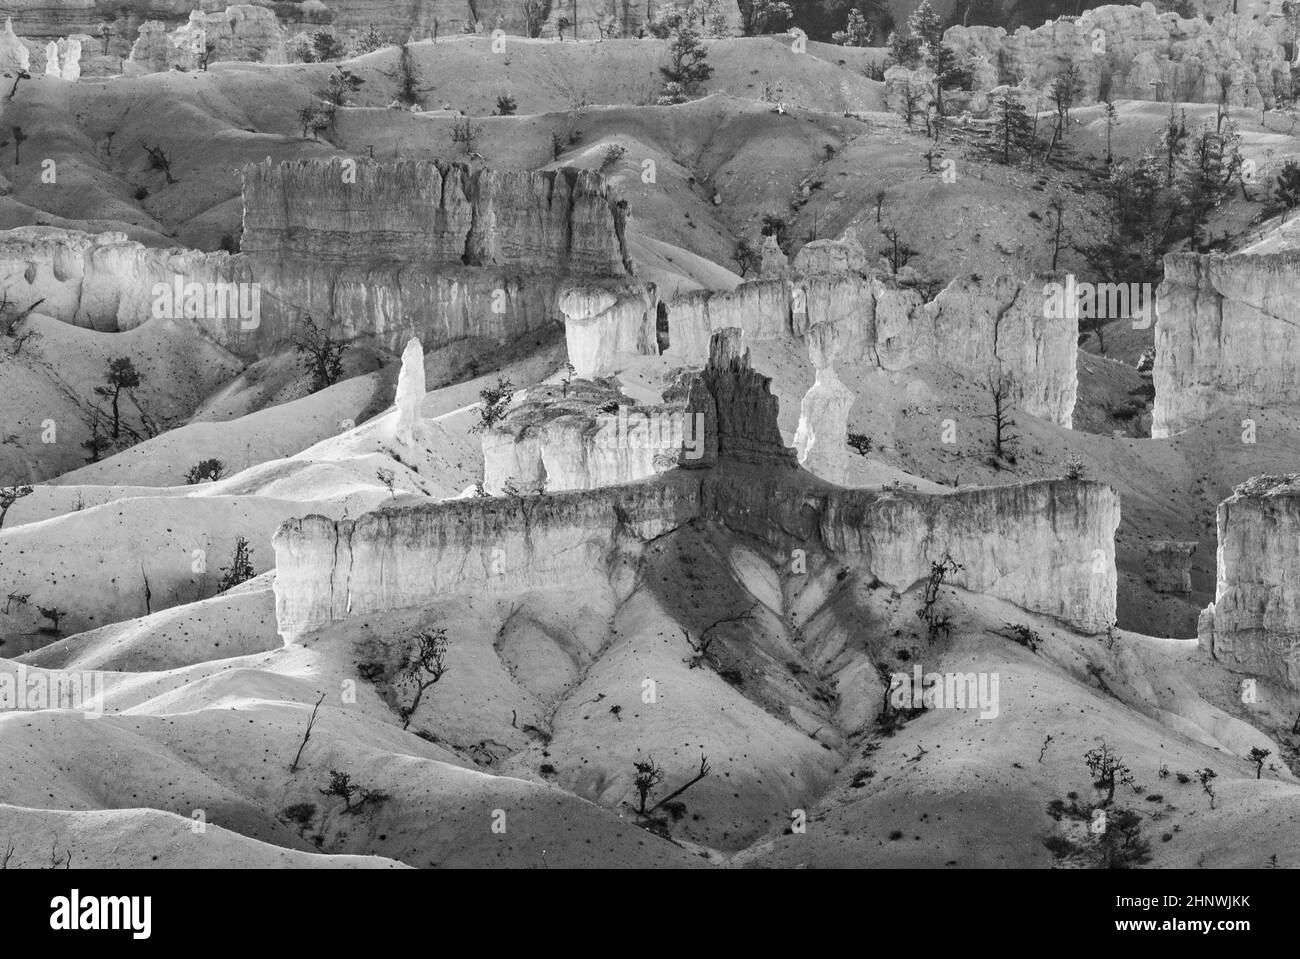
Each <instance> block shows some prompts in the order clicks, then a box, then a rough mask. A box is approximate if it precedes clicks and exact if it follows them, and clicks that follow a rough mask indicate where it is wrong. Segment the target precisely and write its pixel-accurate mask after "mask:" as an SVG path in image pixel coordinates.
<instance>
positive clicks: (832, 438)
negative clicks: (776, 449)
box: [794, 366, 857, 485]
mask: <svg viewBox="0 0 1300 959" xmlns="http://www.w3.org/2000/svg"><path fill="white" fill-rule="evenodd" d="M856 399H857V395H856V394H855V393H854V392H853V391H852V390H851V389H849V388H848V387H847V386H845V385H844V384H843V383H841V382H840V380H839V377H837V376H836V375H835V367H834V366H825V367H823V368H821V369H819V370H818V371H817V377H816V381H815V382H814V383H813V385H812V388H811V389H810V390H809V391H808V392H807V393H805V394H804V398H803V401H802V402H801V403H800V404H799V428H798V429H797V430H796V431H795V434H794V448H795V449H796V450H798V452H799V462H800V464H802V466H803V467H804V469H806V470H808V471H809V472H811V473H814V474H816V475H817V476H820V477H821V478H822V479H824V480H827V481H829V482H831V483H838V484H840V485H843V484H844V483H845V481H846V478H847V476H848V459H849V454H848V451H847V448H846V446H845V444H844V437H845V434H846V433H847V431H848V421H849V410H851V409H853V402H854V400H856Z"/></svg>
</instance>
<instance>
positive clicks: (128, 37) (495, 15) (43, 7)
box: [5, 0, 740, 56]
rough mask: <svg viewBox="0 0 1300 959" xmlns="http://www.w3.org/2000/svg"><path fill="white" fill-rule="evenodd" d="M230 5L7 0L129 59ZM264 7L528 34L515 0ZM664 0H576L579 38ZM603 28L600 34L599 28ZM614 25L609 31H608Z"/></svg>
mask: <svg viewBox="0 0 1300 959" xmlns="http://www.w3.org/2000/svg"><path fill="white" fill-rule="evenodd" d="M228 5H229V0H111V2H106V0H10V3H9V4H7V5H6V8H5V9H6V10H7V11H8V12H9V13H11V14H12V15H13V18H14V24H15V27H16V28H17V30H18V32H19V33H21V34H22V35H23V36H30V37H41V38H49V37H59V36H65V35H67V34H72V33H89V34H92V35H94V36H96V37H98V36H99V30H100V27H101V25H102V24H105V23H107V24H109V26H110V28H111V30H112V36H113V40H112V51H113V52H114V53H115V54H117V55H119V56H126V54H127V50H128V49H129V48H130V45H131V43H132V41H134V40H135V39H136V36H137V33H138V31H139V30H140V27H141V25H142V24H144V23H145V22H146V21H149V20H155V21H159V22H161V23H162V24H164V25H165V26H166V28H167V29H169V30H172V29H175V28H177V27H181V26H183V25H184V24H185V23H186V22H187V21H188V20H189V17H190V14H191V12H195V11H197V12H200V13H203V14H213V13H221V12H223V11H224V10H225V9H226V8H227V6H228ZM256 5H257V6H259V7H266V8H268V9H269V10H270V12H272V13H273V14H274V15H275V16H276V17H277V18H279V20H280V21H281V22H283V23H284V24H285V25H286V26H288V27H291V28H293V29H295V30H312V29H316V28H318V27H319V26H321V25H325V24H328V25H330V26H331V27H333V28H334V29H335V30H336V31H337V32H340V33H343V34H347V33H353V32H360V31H363V30H365V29H366V28H367V27H369V26H371V25H373V26H374V27H375V29H376V30H377V31H378V32H379V33H380V34H382V35H384V36H387V37H391V38H392V39H393V40H394V42H403V41H406V40H408V39H411V40H422V39H425V38H428V37H432V36H434V35H435V34H436V35H438V36H442V37H446V36H454V35H458V34H460V33H462V32H463V31H464V28H465V26H466V25H467V24H472V23H473V22H474V20H475V12H476V13H477V20H478V22H479V23H480V24H481V25H482V27H483V28H484V29H485V30H486V31H488V32H491V31H492V30H493V29H497V28H500V29H503V30H505V31H506V32H507V33H512V34H521V35H522V34H524V33H525V32H526V31H527V24H526V19H525V15H524V9H523V6H522V4H519V3H517V2H513V0H476V2H475V3H473V4H470V3H467V2H465V0H411V2H409V3H394V2H393V0H328V2H326V3H323V4H322V3H310V2H306V3H305V2H301V0H264V2H260V3H258V4H256ZM686 5H687V4H686V3H684V2H683V3H677V4H674V3H671V2H665V0H648V2H645V3H640V2H638V3H629V2H626V0H579V2H578V3H577V6H576V10H577V20H578V35H579V36H580V37H583V38H585V39H592V40H594V39H597V38H598V37H599V36H600V35H601V30H602V29H604V30H605V32H606V34H607V35H610V36H636V35H637V34H638V32H639V31H641V30H642V28H643V27H644V25H645V22H646V19H647V15H649V16H650V17H651V18H652V19H660V18H662V16H663V15H664V13H665V12H666V11H668V10H670V9H672V8H674V7H675V6H683V7H684V6H686ZM574 9H575V8H574V6H573V4H562V5H561V4H555V5H554V9H553V10H552V12H551V14H550V15H549V16H548V17H547V19H546V26H545V27H544V29H543V35H544V36H545V35H550V36H555V35H556V34H555V21H556V19H557V17H558V16H559V15H560V14H561V13H563V14H564V15H565V16H566V18H569V19H572V18H573V10H574ZM720 12H721V14H722V16H723V17H724V19H725V21H726V22H727V24H728V25H729V26H730V27H731V28H732V29H733V30H734V31H735V32H739V24H740V11H739V7H738V6H737V3H736V0H723V2H722V3H721V4H720ZM598 23H599V24H600V29H598V26H597V24H598ZM610 25H612V30H611V29H610ZM572 35H573V31H572V28H571V27H566V28H565V30H564V36H565V38H566V39H571V38H572Z"/></svg>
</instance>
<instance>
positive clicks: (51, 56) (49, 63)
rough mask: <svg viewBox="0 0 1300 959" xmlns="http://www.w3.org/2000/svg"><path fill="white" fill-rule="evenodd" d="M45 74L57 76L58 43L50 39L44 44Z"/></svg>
mask: <svg viewBox="0 0 1300 959" xmlns="http://www.w3.org/2000/svg"><path fill="white" fill-rule="evenodd" d="M45 75H46V76H47V77H59V76H60V74H59V45H58V44H57V43H55V42H54V41H53V40H51V41H50V42H49V43H47V44H46V45H45Z"/></svg>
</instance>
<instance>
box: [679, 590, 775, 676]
mask: <svg viewBox="0 0 1300 959" xmlns="http://www.w3.org/2000/svg"><path fill="white" fill-rule="evenodd" d="M757 608H758V603H754V604H753V605H752V606H750V607H749V609H747V610H745V611H744V612H743V613H740V614H739V615H737V616H728V617H726V618H725V619H719V620H717V621H715V622H713V623H710V624H709V625H708V626H706V627H705V628H704V632H702V633H700V639H699V641H698V642H695V643H692V642H691V634H690V633H688V632H687V631H686V627H685V626H683V627H681V630H682V635H683V636H685V637H686V645H687V646H689V647H691V652H692V653H694V655H693V656H691V658H690V659H684V660H682V662H684V663H686V665H687V666H689V667H690V668H691V669H698V668H699V667H700V666H701V665H702V664H703V663H705V662H707V663H708V664H709V665H710V666H712V667H713V668H714V669H717V668H718V664H717V663H716V662H714V661H713V660H712V659H711V658H709V648H710V647H711V646H712V645H713V640H714V637H712V636H710V633H712V632H713V631H714V630H715V629H717V628H718V627H719V626H726V625H727V624H728V623H739V622H743V621H744V620H746V619H749V618H750V617H751V616H753V614H754V610H755V609H757Z"/></svg>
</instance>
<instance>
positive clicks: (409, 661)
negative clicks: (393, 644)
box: [400, 626, 450, 729]
mask: <svg viewBox="0 0 1300 959" xmlns="http://www.w3.org/2000/svg"><path fill="white" fill-rule="evenodd" d="M449 668H450V667H448V666H447V630H446V629H445V628H443V627H441V626H438V627H436V628H434V629H431V630H426V631H424V632H422V633H419V634H417V635H416V637H415V640H414V643H413V645H412V647H411V651H410V653H409V654H408V655H407V658H406V663H405V664H404V665H403V666H402V669H401V672H400V676H401V678H402V679H403V680H404V681H405V682H409V683H412V684H413V685H414V686H415V697H414V698H413V699H412V700H411V704H410V705H409V706H406V707H404V708H403V709H402V710H401V717H402V728H403V729H407V728H409V727H410V725H411V717H412V716H414V715H415V711H416V709H418V708H419V706H420V700H421V699H422V698H423V697H424V694H425V691H426V690H428V689H430V688H431V687H432V686H433V685H434V684H436V683H437V682H438V680H440V679H442V677H443V676H445V675H447V671H448V669H449Z"/></svg>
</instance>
